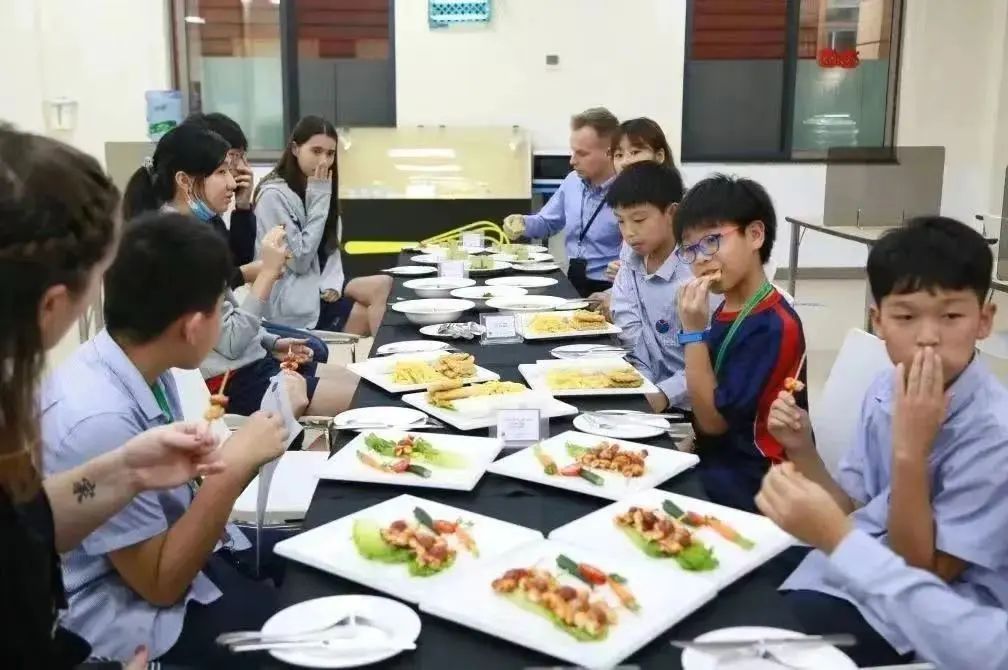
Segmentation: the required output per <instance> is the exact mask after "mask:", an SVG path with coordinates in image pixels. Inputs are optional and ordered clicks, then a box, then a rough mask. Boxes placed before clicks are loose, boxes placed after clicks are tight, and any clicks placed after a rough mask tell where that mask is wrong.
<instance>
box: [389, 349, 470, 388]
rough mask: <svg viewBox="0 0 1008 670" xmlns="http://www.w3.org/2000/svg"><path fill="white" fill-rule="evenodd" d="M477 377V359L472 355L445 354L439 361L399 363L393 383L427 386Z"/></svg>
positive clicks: (397, 363) (394, 369)
mask: <svg viewBox="0 0 1008 670" xmlns="http://www.w3.org/2000/svg"><path fill="white" fill-rule="evenodd" d="M475 375H476V359H475V358H473V357H472V355H471V354H464V353H454V354H445V355H444V356H441V357H439V358H438V359H437V360H435V361H433V362H431V363H428V362H426V361H397V362H396V364H395V367H394V368H393V369H392V381H393V382H395V383H397V384H425V383H428V382H436V381H443V380H446V379H467V378H469V377H474V376H475Z"/></svg>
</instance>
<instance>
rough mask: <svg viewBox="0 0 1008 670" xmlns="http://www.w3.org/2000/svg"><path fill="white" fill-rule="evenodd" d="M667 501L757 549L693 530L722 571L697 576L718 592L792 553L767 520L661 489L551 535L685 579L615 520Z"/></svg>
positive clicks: (708, 531)
mask: <svg viewBox="0 0 1008 670" xmlns="http://www.w3.org/2000/svg"><path fill="white" fill-rule="evenodd" d="M666 500H671V501H672V502H673V503H675V504H676V506H678V507H679V508H680V509H682V510H683V511H685V512H697V513H699V514H710V515H713V516H716V517H717V518H719V519H721V520H722V521H724V522H725V523H727V524H729V525H730V526H732V527H733V528H734V529H735V530H737V531H738V532H739V533H741V534H742V535H743V536H745V537H746V538H748V539H750V540H752V541H753V542H755V543H756V546H755V547H753V548H752V549H748V550H747V549H743V548H742V547H739V546H738V545H736V544H733V543H731V542H729V541H728V540H726V539H724V538H723V537H721V536H720V535H718V534H717V533H715V532H714V531H713V530H711V529H710V528H700V529H694V530H695V532H694V536H695V537H696V538H697V539H699V540H700V541H701V542H703V543H704V544H705V545H706V546H708V547H711V548H713V549H714V557H715V558H717V559H718V561H719V563H720V565H718V567H717V568H715V569H713V570H710V571H707V572H697V573H693V574H695V575H697V576H699V577H700V578H701V579H704V580H707V581H709V582H711V583H712V584H714V585H715V586H717V587H718V588H724V587H726V586H728V585H729V584H731V583H732V582H734V581H735V580H737V579H739V578H741V577H743V576H744V575H746V574H748V573H749V572H751V571H752V570H755V569H756V568H758V567H759V566H761V565H763V564H764V563H766V562H767V561H769V560H770V559H772V558H773V557H775V556H776V555H777V554H779V553H781V552H782V551H784V550H785V549H787V548H788V547H790V546H791V545H792V544H793V543H794V541H795V540H794V538H792V537H791V536H790V535H788V534H787V533H785V532H784V531H782V530H781V529H780V528H778V527H777V526H776V525H775V524H774V522H773V521H771V520H770V519H767V518H766V517H763V516H759V515H758V514H750V513H749V512H743V511H741V510H737V509H732V508H730V507H723V506H722V505H715V504H714V503H712V502H708V501H706V500H698V499H697V498H687V497H686V496H681V495H678V494H676V493H669V492H668V491H661V490H658V489H651V490H649V491H641V492H640V493H636V494H634V495H631V496H628V497H626V498H623V499H621V500H619V501H618V502H615V503H613V504H611V505H609V506H607V507H603V508H602V509H600V510H597V511H595V512H592V513H591V514H588V515H587V516H583V517H581V518H580V519H577V520H575V521H572V522H570V523H569V524H567V525H565V526H561V527H559V528H557V529H556V530H554V531H553V532H552V533H550V538H553V539H557V540H565V541H568V542H572V543H575V544H579V545H582V546H584V547H587V548H589V549H591V548H597V549H600V550H602V549H604V550H605V551H608V552H610V553H612V554H613V555H614V556H615V555H618V556H620V557H622V558H625V559H627V560H630V559H633V558H637V559H640V560H643V561H647V562H649V563H654V564H656V565H662V566H664V567H665V568H666V570H667V571H668V572H669V574H677V573H682V572H685V570H683V569H682V568H680V567H679V564H678V563H676V562H675V559H673V558H651V557H650V556H647V555H646V554H645V553H644V552H642V551H641V550H640V549H638V548H637V547H636V546H634V544H633V543H632V542H631V541H630V539H629V538H628V537H627V536H626V535H625V534H624V533H623V531H621V530H620V529H619V528H617V527H616V525H615V524H614V523H613V518H615V517H616V515H618V514H622V513H624V512H626V511H627V510H628V509H629V508H630V507H647V508H652V509H653V508H658V509H660V508H661V506H662V503H663V502H665V501H666Z"/></svg>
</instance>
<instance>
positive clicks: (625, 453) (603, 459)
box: [567, 441, 648, 477]
mask: <svg viewBox="0 0 1008 670" xmlns="http://www.w3.org/2000/svg"><path fill="white" fill-rule="evenodd" d="M567 453H568V454H570V455H571V456H572V457H574V458H575V459H577V462H578V463H580V464H581V465H583V466H584V467H586V468H594V469H596V470H608V471H610V472H618V473H619V474H621V475H623V476H624V477H641V476H643V475H644V470H645V468H646V465H645V460H646V459H647V455H648V452H647V449H641V450H640V451H631V450H630V449H623V448H622V447H620V446H619V445H618V444H616V443H615V442H606V441H602V442H599V443H598V444H597V445H595V446H594V447H582V446H581V445H578V444H574V443H573V442H568V443H567Z"/></svg>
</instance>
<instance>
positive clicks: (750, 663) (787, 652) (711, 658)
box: [682, 626, 857, 670]
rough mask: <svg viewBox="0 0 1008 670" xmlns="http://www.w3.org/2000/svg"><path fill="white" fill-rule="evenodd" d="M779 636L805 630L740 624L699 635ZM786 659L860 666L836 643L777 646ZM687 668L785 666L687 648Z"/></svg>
mask: <svg viewBox="0 0 1008 670" xmlns="http://www.w3.org/2000/svg"><path fill="white" fill-rule="evenodd" d="M778 637H803V635H802V633H798V632H795V631H793V630H785V629H783V628H767V627H764V626H738V627H735V628H721V629H719V630H712V631H711V632H709V633H704V634H703V635H701V636H700V637H698V638H697V641H698V642H719V641H728V640H753V639H758V638H765V639H773V638H778ZM773 653H774V656H777V657H778V658H780V659H781V660H782V661H784V662H785V663H789V664H791V665H795V666H798V667H800V668H815V670H857V665H856V664H855V663H854V661H852V660H851V659H850V657H849V656H847V655H846V654H844V653H843V652H842V651H840V650H839V649H837V648H836V647H829V646H824V647H812V648H804V649H802V648H796V647H778V648H775V649H774V650H773ZM682 666H683V670H781V667H782V666H781V665H780V664H779V663H774V662H773V661H765V660H763V659H759V658H753V657H742V658H737V657H733V658H731V659H728V658H726V657H725V656H724V654H723V653H722V654H720V655H718V654H712V653H710V652H705V651H700V650H698V649H687V650H686V651H684V652H683V655H682Z"/></svg>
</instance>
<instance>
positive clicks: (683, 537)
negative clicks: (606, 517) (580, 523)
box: [613, 505, 718, 572]
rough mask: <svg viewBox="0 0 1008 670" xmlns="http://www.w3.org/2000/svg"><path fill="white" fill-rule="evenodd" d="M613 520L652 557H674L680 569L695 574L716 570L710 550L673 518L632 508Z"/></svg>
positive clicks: (632, 540)
mask: <svg viewBox="0 0 1008 670" xmlns="http://www.w3.org/2000/svg"><path fill="white" fill-rule="evenodd" d="M673 507H674V505H673ZM613 521H614V522H615V524H616V526H617V527H618V528H619V529H620V530H622V531H623V532H624V533H625V534H626V536H627V537H628V538H629V539H630V541H631V542H633V543H634V545H636V546H637V547H638V548H639V549H640V550H641V551H643V552H644V553H645V554H647V555H648V556H651V557H652V558H674V559H675V560H676V562H677V563H678V564H679V566H680V567H681V568H683V569H684V570H689V571H695V572H703V571H708V570H714V569H715V568H717V567H718V560H717V558H715V557H714V552H713V550H711V549H709V548H707V547H705V546H704V545H703V544H702V543H701V542H700V541H699V540H697V539H695V538H694V537H693V533H691V532H690V530H689V528H687V527H686V524H684V523H683V522H682V521H680V520H679V518H677V517H675V516H670V515H668V514H665V513H663V512H662V511H660V510H657V509H647V508H643V507H631V508H630V509H628V510H627V511H626V512H624V513H623V514H618V515H616V517H615V519H613Z"/></svg>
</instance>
